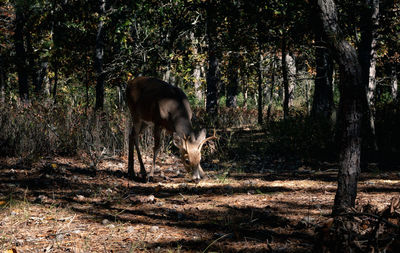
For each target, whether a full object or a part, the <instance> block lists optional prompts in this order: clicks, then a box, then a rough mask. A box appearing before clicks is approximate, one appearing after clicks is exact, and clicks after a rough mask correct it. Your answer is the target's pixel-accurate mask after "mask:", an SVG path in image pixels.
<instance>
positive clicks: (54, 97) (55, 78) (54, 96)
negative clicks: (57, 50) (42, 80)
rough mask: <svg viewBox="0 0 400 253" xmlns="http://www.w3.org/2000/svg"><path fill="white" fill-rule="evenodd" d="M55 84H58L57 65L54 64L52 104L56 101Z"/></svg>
mask: <svg viewBox="0 0 400 253" xmlns="http://www.w3.org/2000/svg"><path fill="white" fill-rule="evenodd" d="M57 86H58V66H54V85H53V99H54V104H56V103H57Z"/></svg>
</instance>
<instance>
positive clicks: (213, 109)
mask: <svg viewBox="0 0 400 253" xmlns="http://www.w3.org/2000/svg"><path fill="white" fill-rule="evenodd" d="M213 3H214V1H209V2H208V4H207V38H208V72H207V95H206V110H207V112H208V113H209V115H212V117H213V118H215V119H216V118H217V113H218V86H219V82H220V80H219V61H218V57H217V43H216V38H217V26H216V23H215V17H216V10H215V6H213Z"/></svg>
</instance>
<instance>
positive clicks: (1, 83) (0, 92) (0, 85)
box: [0, 55, 6, 103]
mask: <svg viewBox="0 0 400 253" xmlns="http://www.w3.org/2000/svg"><path fill="white" fill-rule="evenodd" d="M5 76H6V73H5V68H4V61H3V57H2V56H1V55H0V103H4V102H5V96H6V94H5V89H6V78H5Z"/></svg>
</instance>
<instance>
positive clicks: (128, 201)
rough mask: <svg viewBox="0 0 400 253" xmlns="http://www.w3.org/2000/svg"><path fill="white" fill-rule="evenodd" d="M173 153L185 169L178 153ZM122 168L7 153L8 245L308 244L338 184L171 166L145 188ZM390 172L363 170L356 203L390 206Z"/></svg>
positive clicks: (3, 174)
mask: <svg viewBox="0 0 400 253" xmlns="http://www.w3.org/2000/svg"><path fill="white" fill-rule="evenodd" d="M161 159H164V158H161ZM168 159H169V163H171V164H174V166H176V167H175V170H176V169H178V168H180V169H181V170H182V168H181V167H180V166H181V165H179V161H178V160H177V159H176V158H168ZM146 161H149V160H148V159H147V158H146ZM146 164H149V162H148V163H146ZM124 166H125V162H124V160H123V159H122V160H121V159H110V160H106V161H104V162H102V163H100V164H99V166H98V167H99V168H98V169H97V170H93V169H91V168H89V167H87V166H86V165H85V164H84V163H82V162H80V161H79V160H76V159H74V158H56V159H54V160H47V161H45V162H41V163H38V164H35V165H33V167H32V168H29V169H28V168H23V167H20V166H19V165H18V164H17V161H16V160H13V159H8V160H7V159H3V160H2V161H1V168H2V169H0V180H2V181H3V182H4V183H5V184H4V185H3V186H1V187H0V193H1V195H2V196H4V197H6V202H4V203H3V207H2V209H1V214H0V219H1V225H2V227H4V228H5V229H4V230H3V231H2V234H1V236H2V237H3V238H4V239H2V240H3V241H2V243H5V245H6V246H5V247H11V246H12V245H17V246H18V249H20V250H24V249H30V248H32V247H35V248H37V249H41V248H42V249H45V248H46V247H50V248H51V249H53V250H60V249H67V248H68V249H70V250H73V251H88V250H90V251H101V250H104V249H107V250H114V251H129V249H133V250H134V251H135V250H150V251H154V250H156V249H157V248H158V247H160V248H169V249H171V250H177V249H185V250H201V249H205V248H206V247H207V246H208V245H209V244H210V243H211V242H213V241H214V240H216V239H218V238H220V237H222V236H223V239H221V240H220V241H218V242H217V243H215V245H214V247H217V248H220V249H225V250H227V251H231V250H233V248H235V250H239V249H242V250H246V249H247V250H253V251H262V250H263V249H264V250H266V249H268V247H269V246H268V245H270V246H271V247H278V248H279V247H286V248H287V249H289V250H290V249H293V250H294V249H299V243H300V244H301V245H303V246H300V248H304V249H307V248H309V247H310V245H312V241H313V233H314V232H313V231H314V227H315V226H316V225H318V224H323V223H324V222H325V221H326V220H327V219H328V218H329V215H330V212H331V208H332V203H333V198H334V193H335V189H336V182H334V181H331V180H326V176H329V175H331V176H332V171H331V170H328V171H327V172H326V174H324V172H323V171H318V173H313V172H312V171H309V172H308V174H305V173H304V172H301V170H300V173H301V177H300V178H298V177H296V176H293V171H292V172H284V171H283V172H282V173H281V174H279V173H270V174H268V173H267V174H263V175H259V176H255V175H257V174H255V175H253V177H252V175H251V174H250V173H232V175H230V174H226V173H225V172H224V171H208V172H207V174H208V179H206V180H203V181H201V182H199V183H194V182H190V180H189V178H187V177H186V173H184V172H182V173H181V174H180V175H177V174H176V171H175V170H170V169H169V168H170V167H171V165H167V166H161V167H160V168H161V170H163V172H164V173H165V174H166V175H167V176H168V177H169V178H168V179H167V180H163V179H161V178H159V181H158V182H155V183H147V184H143V183H136V182H135V183H132V182H128V180H126V179H125V177H124V174H125V168H124ZM120 169H121V170H122V171H119V170H120ZM224 173H225V174H224ZM285 173H287V174H285ZM315 174H316V175H315ZM387 176H390V178H391V179H382V178H379V177H378V176H377V177H376V178H374V177H373V174H363V176H362V180H361V181H360V183H359V188H360V193H359V195H358V201H360V202H363V203H364V202H370V203H371V204H374V205H376V206H378V207H379V206H381V207H382V208H383V207H384V206H385V205H387V203H388V202H390V199H391V198H392V197H393V196H396V195H397V194H398V189H399V183H400V178H398V177H397V175H396V174H395V173H393V174H390V175H387ZM282 177H287V179H286V180H283V178H282ZM318 178H321V180H319V179H318ZM383 189H384V191H385V192H384V194H383V193H382V191H383ZM17 231H18V233H17ZM42 234H43V235H42ZM289 238H290V240H289V241H288V239H289ZM228 242H229V243H228ZM267 242H268V243H267ZM7 245H8V246H7Z"/></svg>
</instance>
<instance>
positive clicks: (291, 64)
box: [285, 52, 297, 108]
mask: <svg viewBox="0 0 400 253" xmlns="http://www.w3.org/2000/svg"><path fill="white" fill-rule="evenodd" d="M285 59H286V68H287V71H288V81H289V87H288V88H289V89H288V91H289V93H288V94H289V101H288V106H289V108H290V107H292V106H293V100H294V88H295V86H296V72H297V69H296V62H295V60H294V57H293V56H292V55H291V54H290V53H289V52H288V53H287V54H286V56H285Z"/></svg>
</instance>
